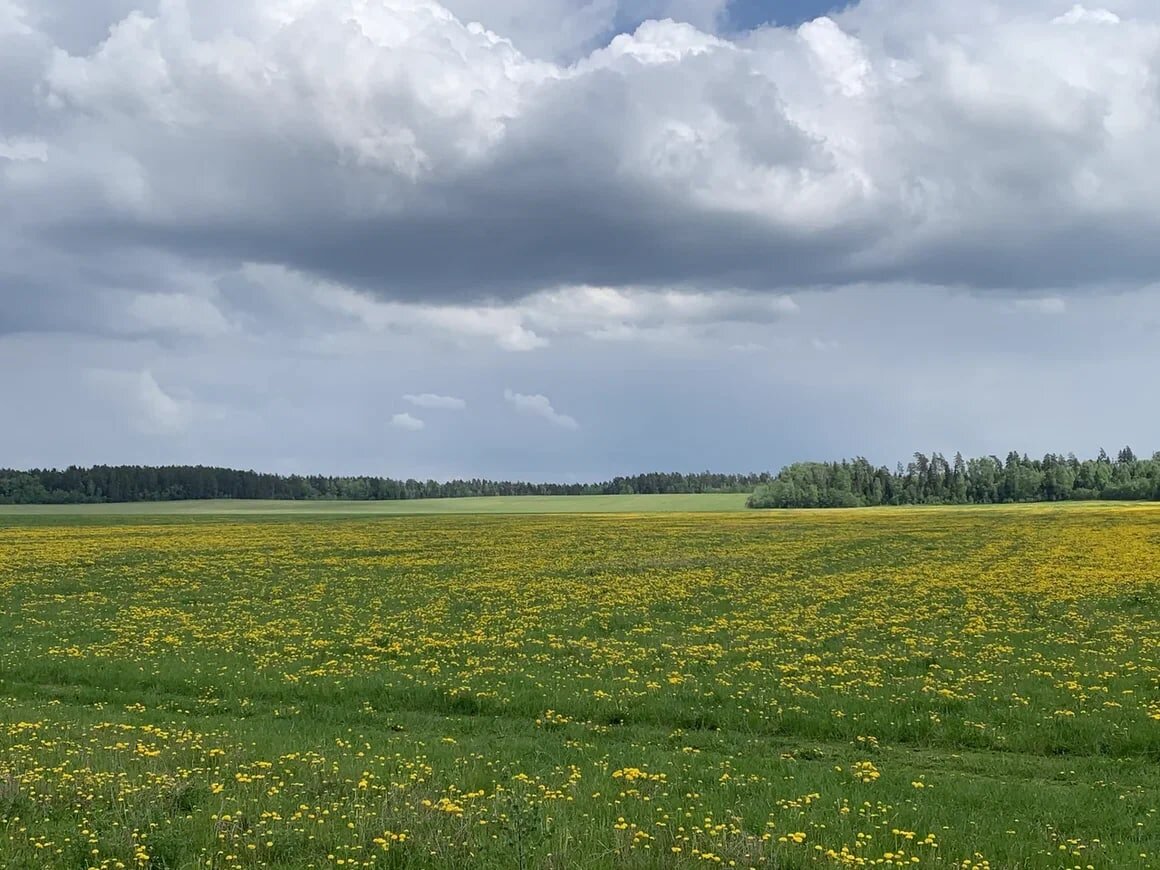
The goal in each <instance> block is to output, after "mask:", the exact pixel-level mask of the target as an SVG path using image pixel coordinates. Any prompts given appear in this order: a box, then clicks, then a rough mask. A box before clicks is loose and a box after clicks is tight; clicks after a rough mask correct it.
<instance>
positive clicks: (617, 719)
mask: <svg viewBox="0 0 1160 870" xmlns="http://www.w3.org/2000/svg"><path fill="white" fill-rule="evenodd" d="M733 498H736V497H733ZM159 510H160V509H157V508H155V509H154V513H139V514H131V513H130V514H121V515H118V514H117V513H115V512H111V511H107V510H106V511H103V512H102V511H96V512H89V513H84V512H78V511H79V509H76V508H73V509H72V510H71V511H61V510H46V511H40V512H36V511H27V510H24V511H12V512H9V513H7V514H5V515H4V516H0V866H3V867H5V868H26V867H27V868H68V870H75V868H101V870H106V868H110V870H124V868H134V870H141V868H171V870H172V868H189V870H193V868H233V867H279V868H311V867H313V868H322V867H346V868H355V867H378V868H383V867H387V868H428V867H430V868H452V867H454V868H467V867H471V868H475V867H481V868H497V870H498V868H505V870H509V868H519V870H524V868H573V867H575V868H611V867H629V868H670V867H671V868H692V867H706V866H722V867H768V868H801V867H807V866H809V867H813V866H831V867H871V866H873V867H911V866H917V867H946V868H950V867H957V868H968V870H981V868H1073V867H1078V868H1133V867H1152V866H1160V572H1158V570H1157V568H1156V566H1157V565H1160V508H1158V507H1152V506H1117V505H1094V506H1068V507H1049V506H1033V507H1010V508H1007V507H993V508H966V509H964V508H957V509H881V510H878V509H867V510H856V511H827V512H798V511H784V512H772V513H766V512H748V513H745V512H738V513H700V514H697V513H683V512H672V513H651V512H650V513H647V514H644V513H608V514H588V513H561V514H554V515H549V514H543V515H522V516H516V515H505V514H503V513H496V514H494V515H472V514H447V515H440V516H423V515H411V516H374V515H367V516H363V515H345V516H344V515H326V514H313V515H308V514H299V513H294V512H289V513H285V512H284V513H283V514H281V515H279V514H276V513H274V512H266V513H259V512H255V513H252V514H248V515H245V516H240V515H233V516H224V515H214V514H212V513H202V512H196V513H181V512H180V511H178V512H171V513H168V514H166V513H164V512H159Z"/></svg>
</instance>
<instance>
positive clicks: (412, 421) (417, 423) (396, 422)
mask: <svg viewBox="0 0 1160 870" xmlns="http://www.w3.org/2000/svg"><path fill="white" fill-rule="evenodd" d="M391 425H392V426H394V427H395V428H396V429H404V430H406V431H408V432H418V431H419V430H420V429H422V428H424V427H425V426H426V425H427V424H426V423H424V422H423V421H422V420H420V419H419V418H418V417H413V416H411V415H410V414H408V413H406V412H404V413H402V414H395V415H394V416H393V417H391Z"/></svg>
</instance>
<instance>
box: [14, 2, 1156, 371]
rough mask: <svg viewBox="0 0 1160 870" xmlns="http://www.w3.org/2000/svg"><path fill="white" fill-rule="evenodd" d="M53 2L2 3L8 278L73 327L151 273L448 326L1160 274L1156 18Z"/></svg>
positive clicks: (1058, 6)
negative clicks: (667, 297) (280, 273)
mask: <svg viewBox="0 0 1160 870" xmlns="http://www.w3.org/2000/svg"><path fill="white" fill-rule="evenodd" d="M74 5H75V4H65V3H64V0H45V2H44V3H41V4H37V14H36V15H28V14H24V13H22V12H21V11H20V7H18V6H14V5H12V4H11V2H8V3H6V4H5V5H4V6H3V7H0V8H3V9H4V10H5V11H4V12H3V17H2V18H0V21H4V22H6V23H5V24H4V25H3V27H4V31H3V32H4V34H5V35H4V36H3V37H2V38H3V39H4V40H5V48H4V50H3V51H2V52H0V56H2V57H3V60H2V61H0V106H3V107H4V108H3V109H0V126H2V127H3V129H5V133H6V136H7V137H8V138H6V140H5V142H6V143H7V144H6V145H5V146H4V148H5V149H6V153H9V154H13V153H19V154H21V155H23V157H22V158H21V159H19V160H13V159H11V157H9V158H8V159H6V160H0V217H2V218H3V224H2V226H3V229H2V230H0V253H2V254H3V255H4V263H5V265H4V270H5V272H6V274H5V276H4V277H5V283H6V285H7V286H28V287H32V286H53V287H54V289H53V290H52V291H51V298H52V300H53V303H52V304H57V305H59V306H61V307H62V308H66V309H76V308H77V307H79V303H77V302H76V301H75V300H76V298H77V297H78V296H80V295H83V294H86V293H92V292H93V291H94V289H98V288H97V287H96V283H97V282H96V281H95V279H96V278H97V277H98V276H97V275H94V274H93V273H94V272H97V271H99V272H100V273H101V274H100V275H99V278H100V282H99V284H100V288H103V289H108V288H110V287H112V288H113V289H125V290H129V289H131V288H130V287H129V286H128V285H135V282H136V281H137V280H138V279H139V278H140V277H141V276H140V275H139V274H137V271H136V270H137V269H138V268H139V266H140V263H141V262H142V260H143V259H147V258H150V257H152V258H159V259H160V258H164V259H169V260H171V261H173V262H175V263H177V264H180V265H181V266H182V267H183V268H186V269H188V270H190V271H198V270H206V271H210V270H221V269H223V268H224V269H226V270H229V269H236V268H239V267H240V265H241V264H242V263H246V262H255V263H266V264H273V265H276V266H279V267H282V268H286V269H290V270H294V271H298V272H301V273H303V274H309V275H311V276H313V277H315V278H316V279H318V280H320V281H323V282H330V283H333V284H334V285H336V286H339V287H346V288H351V289H353V290H356V291H358V292H363V293H366V294H370V295H372V296H374V297H375V298H376V299H379V300H385V301H389V302H408V303H412V304H428V305H435V304H438V305H440V306H446V305H468V306H480V305H481V304H483V303H500V304H503V305H506V304H510V303H512V302H514V301H516V300H520V299H524V298H527V297H528V296H530V295H533V294H537V293H552V292H567V293H573V294H576V295H583V293H584V292H585V290H584V288H591V287H597V288H609V287H611V288H619V289H620V290H622V291H625V292H628V290H627V289H626V288H631V289H634V290H640V289H645V290H655V291H666V290H669V289H671V288H677V289H683V290H692V291H696V292H705V293H708V292H713V291H722V292H753V293H769V292H773V293H778V294H782V295H786V294H791V293H792V294H793V295H795V296H800V293H801V292H808V288H811V287H818V286H835V285H844V284H849V283H875V282H915V283H924V284H929V285H932V286H942V285H952V286H967V287H973V288H979V289H991V288H1007V289H1013V290H1019V289H1023V288H1026V289H1028V291H1029V292H1032V293H1042V292H1044V291H1046V290H1050V291H1051V292H1063V290H1066V289H1067V288H1069V287H1078V286H1083V285H1085V284H1088V283H1091V282H1103V283H1115V282H1120V283H1123V282H1132V281H1141V280H1153V279H1154V278H1155V277H1156V275H1157V274H1158V273H1160V250H1158V249H1157V247H1156V246H1155V245H1154V244H1152V239H1154V238H1155V235H1156V232H1157V231H1158V230H1160V207H1158V206H1157V203H1158V202H1160V178H1157V176H1156V174H1155V173H1154V172H1153V171H1152V169H1153V162H1154V156H1153V155H1154V154H1156V153H1157V152H1158V151H1160V101H1158V100H1157V99H1156V86H1155V82H1156V80H1157V77H1158V75H1160V66H1158V63H1157V60H1156V58H1157V56H1160V54H1158V53H1160V8H1158V7H1157V6H1156V5H1155V4H1151V3H1143V2H1131V0H1121V2H1117V3H1116V4H1114V5H1115V12H1114V13H1113V12H1110V11H1108V10H1106V9H1100V8H1090V7H1076V8H1073V9H1071V11H1069V6H1068V5H1067V4H1062V3H1059V2H1049V0H1028V2H1026V3H1021V4H1008V3H998V2H994V0H990V2H984V4H983V7H982V8H981V9H980V8H978V7H977V6H976V7H971V9H972V11H971V12H970V13H969V14H968V13H967V12H964V11H963V10H962V9H960V8H959V6H958V5H956V4H954V3H951V2H949V0H942V2H931V3H924V4H914V3H909V2H904V0H863V2H862V3H860V4H858V5H856V6H853V7H851V8H850V9H849V10H847V11H845V12H843V13H841V14H834V15H832V16H830V17H823V18H819V19H817V20H815V21H812V22H808V23H806V24H804V25H802V26H800V27H766V28H761V29H758V30H755V31H750V32H742V33H736V34H722V33H720V32H714V31H715V27H714V25H715V23H716V22H717V21H718V20H719V13H720V10H721V4H720V3H716V2H714V3H688V2H684V3H681V2H671V3H660V2H655V3H649V2H639V3H628V2H619V3H617V2H612V0H590V2H580V3H577V2H572V0H544V2H539V0H537V2H536V3H532V2H531V0H508V2H502V3H494V4H493V3H482V2H474V0H461V2H452V0H449V6H447V7H444V6H441V5H439V4H437V3H435V2H432V0H382V2H376V3H362V2H356V0H294V2H291V0H238V2H236V3H229V4H226V3H220V2H213V3H211V2H207V3H197V4H194V3H188V2H167V3H160V4H158V3H153V2H144V0H142V2H141V3H139V4H137V5H138V6H139V8H138V9H136V10H135V11H134V9H133V7H134V4H133V3H132V2H129V0H116V2H114V0H103V2H100V3H96V4H95V5H94V7H93V9H92V10H88V9H87V6H86V12H85V13H84V14H83V15H81V14H78V15H77V16H76V17H77V18H78V22H71V21H70V15H71V14H73V13H72V12H70V10H72V7H73V6H74ZM667 14H676V15H677V16H678V18H684V19H685V20H684V21H681V20H660V21H657V20H651V21H642V22H641V23H640V24H639V25H638V24H637V23H636V22H637V21H638V20H640V19H641V18H642V17H643V16H648V15H657V16H662V15H667ZM477 21H480V22H481V23H478V24H477V23H476V22H477ZM689 22H692V23H689ZM624 27H628V28H630V30H629V32H625V33H620V34H619V35H616V36H615V37H614V38H609V37H610V35H611V34H612V33H613V32H615V31H617V30H619V29H622V28H624ZM553 28H555V30H558V31H561V32H562V33H563V34H564V35H563V37H562V39H563V42H562V43H561V44H559V45H553V44H551V43H552V41H553V39H554V37H553V36H552V33H553ZM81 31H83V32H81ZM102 35H103V36H102ZM509 37H510V38H509ZM545 40H547V42H545ZM30 155H31V156H32V159H28V158H29V156H30ZM191 166H196V167H197V171H196V172H191V171H189V169H188V168H189V167H191ZM65 273H67V277H68V278H70V279H78V280H61V279H64V278H65V277H66V274H65ZM561 288H564V290H561ZM803 288H805V289H804V290H803ZM1061 288H1062V289H1061ZM164 289H166V288H165V287H158V286H156V285H155V286H154V287H152V288H151V289H150V291H149V292H157V291H159V290H164ZM38 304H46V303H38ZM415 316H416V317H420V318H423V317H425V318H427V319H429V320H430V319H437V318H440V317H444V318H446V317H461V319H463V320H464V321H465V322H463V323H460V324H457V325H453V326H452V327H451V328H454V329H458V330H459V331H461V332H463V333H464V334H466V333H474V334H483V333H486V334H489V335H493V336H495V337H496V340H497V341H499V342H501V343H503V344H504V345H505V346H506V347H509V348H511V349H532V348H535V347H540V346H542V340H541V337H540V336H539V333H537V332H536V331H535V330H531V331H530V332H529V331H527V330H526V329H525V330H524V331H521V330H520V329H518V328H516V327H513V326H512V325H511V323H510V322H509V321H507V320H505V319H504V318H505V317H506V316H507V315H503V314H500V315H496V314H490V313H486V312H485V313H482V314H480V313H476V314H471V315H461V314H459V313H456V312H454V311H450V312H449V311H448V310H446V309H442V308H440V309H438V310H430V311H420V312H417V313H415ZM617 332H620V333H624V332H631V330H627V331H626V330H618V329H614V330H612V332H611V334H616V333H617Z"/></svg>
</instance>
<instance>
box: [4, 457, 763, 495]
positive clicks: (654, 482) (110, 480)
mask: <svg viewBox="0 0 1160 870" xmlns="http://www.w3.org/2000/svg"><path fill="white" fill-rule="evenodd" d="M769 479H770V475H769V474H768V473H765V474H713V473H710V472H707V471H706V472H700V473H694V474H682V473H662V472H652V473H648V474H637V475H633V476H630V477H614V478H612V479H611V480H607V481H604V482H601V483H527V482H521V481H501V480H483V479H479V478H476V479H472V480H450V481H436V480H394V479H392V478H387V477H327V476H323V475H310V476H300V475H288V476H284V475H278V474H262V473H259V472H256V471H238V470H236V469H231V468H213V467H207V466H200V465H176V466H163V467H151V466H143V465H113V466H110V465H96V466H93V467H91V468H79V467H77V466H70V467H68V468H66V469H64V470H63V471H61V470H57V469H32V470H30V471H16V470H10V469H9V470H5V469H0V504H84V503H98V502H131V501H176V500H180V499H212V498H227V499H262V498H269V499H294V500H300V499H353V500H360V501H361V500H393V499H415V498H456V497H462V496H491V495H621V494H625V495H630V494H669V493H700V492H737V493H746V492H753V489H754V487H756V486H758V485H760V484H762V483H765V482H767V481H769Z"/></svg>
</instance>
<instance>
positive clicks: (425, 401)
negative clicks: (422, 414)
mask: <svg viewBox="0 0 1160 870" xmlns="http://www.w3.org/2000/svg"><path fill="white" fill-rule="evenodd" d="M403 399H404V400H405V401H408V402H410V403H411V404H412V405H415V406H416V407H418V408H435V409H438V410H444V411H462V410H463V409H464V408H466V407H467V402H465V401H464V400H463V399H460V398H457V397H455V396H440V395H438V394H437V393H418V394H415V393H407V394H406V395H405V396H403Z"/></svg>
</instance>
